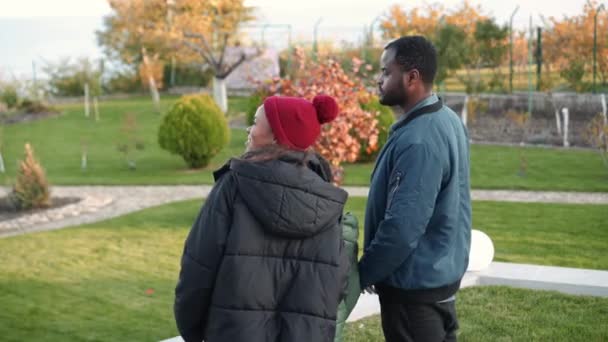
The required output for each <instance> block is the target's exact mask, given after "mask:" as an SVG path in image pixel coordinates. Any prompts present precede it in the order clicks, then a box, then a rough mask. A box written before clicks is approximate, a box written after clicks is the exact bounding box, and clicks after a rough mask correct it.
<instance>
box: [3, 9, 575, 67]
mask: <svg viewBox="0 0 608 342" xmlns="http://www.w3.org/2000/svg"><path fill="white" fill-rule="evenodd" d="M246 2H247V3H248V4H249V5H252V6H255V7H256V8H257V9H258V10H257V11H258V13H257V14H258V17H259V20H258V21H259V23H260V24H263V23H270V24H291V25H292V26H293V30H294V32H293V39H294V40H311V39H312V34H313V26H314V23H315V21H316V20H317V19H319V18H322V22H321V24H320V29H319V32H320V38H321V39H331V40H337V41H340V40H346V41H357V39H359V37H360V36H361V33H362V32H363V27H364V26H369V25H370V24H371V23H372V21H373V20H374V19H375V18H376V17H377V16H379V15H382V14H383V13H385V12H386V10H387V9H388V8H389V7H390V6H391V5H392V4H395V3H400V4H403V5H404V6H406V8H408V7H417V6H420V5H422V4H424V3H425V2H424V1H408V2H400V1H395V0H305V1H298V2H295V1H288V0H246ZM431 2H432V1H431ZM427 3H428V2H427ZM441 3H443V4H444V6H445V7H448V8H449V7H453V6H456V5H459V4H460V3H461V1H460V0H447V1H441ZM472 3H473V4H481V6H482V7H483V8H484V9H485V10H487V11H488V12H490V14H491V15H493V16H494V17H496V19H497V20H498V21H499V22H507V21H508V19H509V16H510V15H511V12H512V11H513V10H514V9H515V7H516V6H517V5H519V6H520V9H519V11H518V13H517V16H516V17H515V25H516V26H517V27H522V28H523V27H525V26H527V24H528V22H529V17H530V15H533V16H534V21H535V23H539V22H540V18H539V14H542V15H544V16H545V17H549V16H557V17H561V16H562V15H564V14H569V15H572V14H577V13H580V12H581V11H582V6H583V4H584V3H585V0H562V1H557V2H556V1H554V0H553V1H552V0H534V1H531V0H528V1H524V0H487V1H472ZM296 4H297V5H296ZM108 12H109V6H108V5H107V2H106V1H105V0H0V77H2V76H3V75H4V76H6V75H10V74H15V75H17V76H23V75H24V76H29V75H30V74H31V70H32V61H36V63H37V64H38V65H41V64H42V63H43V59H46V60H51V61H56V60H58V59H59V58H60V57H62V56H73V57H78V56H91V57H96V56H99V54H100V53H99V49H98V47H97V45H96V42H95V36H94V31H95V30H96V29H97V28H99V27H100V26H101V18H102V16H103V15H104V14H107V13H108ZM249 32H251V33H252V34H253V37H254V39H260V37H261V32H260V29H249ZM265 36H266V41H267V42H273V41H274V42H281V41H285V40H286V38H285V31H284V30H280V29H272V28H269V29H267V30H266V32H265Z"/></svg>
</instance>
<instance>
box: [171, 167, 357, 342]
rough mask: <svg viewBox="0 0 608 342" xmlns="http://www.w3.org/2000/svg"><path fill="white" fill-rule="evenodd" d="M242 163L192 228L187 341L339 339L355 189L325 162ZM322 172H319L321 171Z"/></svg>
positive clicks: (179, 300) (178, 310)
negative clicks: (348, 217)
mask: <svg viewBox="0 0 608 342" xmlns="http://www.w3.org/2000/svg"><path fill="white" fill-rule="evenodd" d="M293 157H294V156H293V155H292V156H287V157H283V158H281V159H280V160H273V161H267V162H250V161H242V160H232V161H231V162H229V163H228V164H227V165H226V166H225V167H224V168H222V169H221V170H219V171H218V172H216V174H215V176H216V184H215V186H214V188H213V190H212V192H211V194H210V195H209V197H208V198H207V201H206V202H205V205H204V206H203V208H202V209H201V212H200V214H199V216H198V218H197V220H196V222H195V223H194V226H193V227H192V230H191V231H190V234H189V236H188V238H187V240H186V243H185V248H184V254H183V256H182V263H181V267H182V268H181V272H180V276H179V282H178V284H177V288H176V290H175V307H174V310H175V318H176V321H177V326H178V329H179V331H180V333H181V335H182V337H183V338H184V339H185V340H186V341H188V342H189V341H201V340H203V339H204V340H205V341H208V342H218V341H222V342H224V341H225V342H240V341H247V342H266V341H268V342H279V341H281V342H283V341H285V342H298V341H302V342H322V341H332V340H333V338H334V334H335V326H336V311H337V307H338V302H339V300H340V296H341V295H342V294H343V291H344V287H345V283H346V278H347V273H348V267H349V265H348V258H347V256H346V253H345V252H344V250H343V246H342V239H341V227H340V225H339V220H340V216H341V214H342V211H343V207H344V203H345V202H346V199H347V194H346V192H345V191H343V190H341V189H339V188H336V187H335V186H333V185H331V184H330V183H329V182H327V177H324V178H325V179H323V176H324V174H325V172H323V171H322V170H323V168H322V167H321V165H322V164H321V162H320V161H319V159H317V158H316V157H315V158H313V159H312V160H311V161H310V162H308V167H305V166H300V165H297V164H296V163H295V162H294V160H295V159H298V158H293ZM313 170H314V171H313Z"/></svg>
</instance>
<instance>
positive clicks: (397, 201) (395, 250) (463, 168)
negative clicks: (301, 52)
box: [359, 95, 471, 302]
mask: <svg viewBox="0 0 608 342" xmlns="http://www.w3.org/2000/svg"><path fill="white" fill-rule="evenodd" d="M408 117H409V119H408ZM412 118H415V119H412ZM364 243H365V244H364V254H363V257H362V258H361V261H360V263H359V272H360V276H361V287H364V288H365V287H367V286H369V285H380V286H379V287H380V288H382V287H383V286H384V287H387V288H390V289H391V291H392V290H394V289H397V290H398V291H401V292H400V297H401V298H405V297H407V293H405V292H407V291H410V290H416V291H414V292H411V291H410V292H411V293H412V294H414V295H413V296H411V297H415V298H417V299H421V298H423V297H425V296H426V295H429V296H426V297H427V299H426V300H428V301H431V302H432V301H435V300H436V301H440V300H444V299H446V298H448V297H450V296H451V295H453V294H454V293H455V292H456V291H457V289H458V287H459V282H460V279H461V278H462V276H463V275H464V273H465V270H466V268H467V265H468V256H469V248H470V243H471V196H470V185H469V140H468V134H467V131H466V128H465V127H464V125H463V124H462V122H461V120H460V118H459V117H458V116H457V115H456V114H455V113H454V112H453V111H452V110H451V109H450V108H448V107H446V106H444V105H443V104H442V102H441V101H440V100H439V99H438V98H437V96H435V95H431V96H430V97H428V98H426V99H425V100H423V101H421V102H420V103H418V104H417V105H416V106H415V107H414V108H413V109H412V110H411V111H410V112H409V113H408V114H407V115H406V116H405V119H401V120H400V121H397V122H396V123H395V124H394V125H393V127H392V128H391V132H390V135H389V139H388V141H387V143H386V145H385V146H384V148H383V149H382V151H381V153H380V155H379V156H378V159H377V161H376V166H375V169H374V171H373V173H372V179H371V185H370V192H369V197H368V201H367V208H366V217H365V238H364ZM377 287H378V286H377ZM403 290H405V292H404V291H403ZM426 290H428V291H427V292H426V293H425V292H424V291H426ZM404 293H405V296H403V294H404Z"/></svg>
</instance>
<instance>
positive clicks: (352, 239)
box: [334, 213, 361, 342]
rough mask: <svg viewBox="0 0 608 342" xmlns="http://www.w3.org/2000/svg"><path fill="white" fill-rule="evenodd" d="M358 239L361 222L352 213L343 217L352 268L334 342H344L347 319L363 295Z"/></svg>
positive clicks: (344, 236) (340, 307)
mask: <svg viewBox="0 0 608 342" xmlns="http://www.w3.org/2000/svg"><path fill="white" fill-rule="evenodd" d="M358 238H359V222H358V221H357V218H356V217H355V216H354V215H353V214H351V213H346V214H344V215H343V216H342V240H344V247H345V248H346V251H347V254H348V258H349V260H350V262H351V267H350V272H349V274H348V283H347V285H346V286H347V288H346V296H345V297H344V299H343V300H342V301H341V302H340V305H339V306H338V319H337V324H336V337H335V339H334V342H342V340H343V334H344V325H345V324H346V319H347V318H348V315H350V313H351V311H353V308H354V307H355V304H357V300H358V299H359V295H360V294H361V287H360V286H359V268H358V266H357V257H358V253H359V250H358V247H357V246H358V245H357V241H358Z"/></svg>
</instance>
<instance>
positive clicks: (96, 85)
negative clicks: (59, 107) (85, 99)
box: [43, 58, 101, 96]
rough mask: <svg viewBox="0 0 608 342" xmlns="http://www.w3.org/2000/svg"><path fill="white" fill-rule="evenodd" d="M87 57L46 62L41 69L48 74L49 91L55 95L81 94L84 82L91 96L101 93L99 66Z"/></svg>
mask: <svg viewBox="0 0 608 342" xmlns="http://www.w3.org/2000/svg"><path fill="white" fill-rule="evenodd" d="M94 64H95V63H94V62H93V61H91V60H89V59H88V58H81V59H79V60H77V61H75V62H72V61H71V60H70V59H69V58H66V59H63V60H62V61H60V62H59V63H47V64H46V65H45V66H44V68H43V71H44V72H45V74H46V75H47V76H48V78H49V80H48V84H49V88H50V91H51V93H52V94H53V95H56V96H82V95H83V93H84V87H85V84H88V85H89V92H90V94H91V95H92V96H98V95H100V94H101V85H100V82H99V79H100V77H101V67H96V66H95V65H94Z"/></svg>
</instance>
